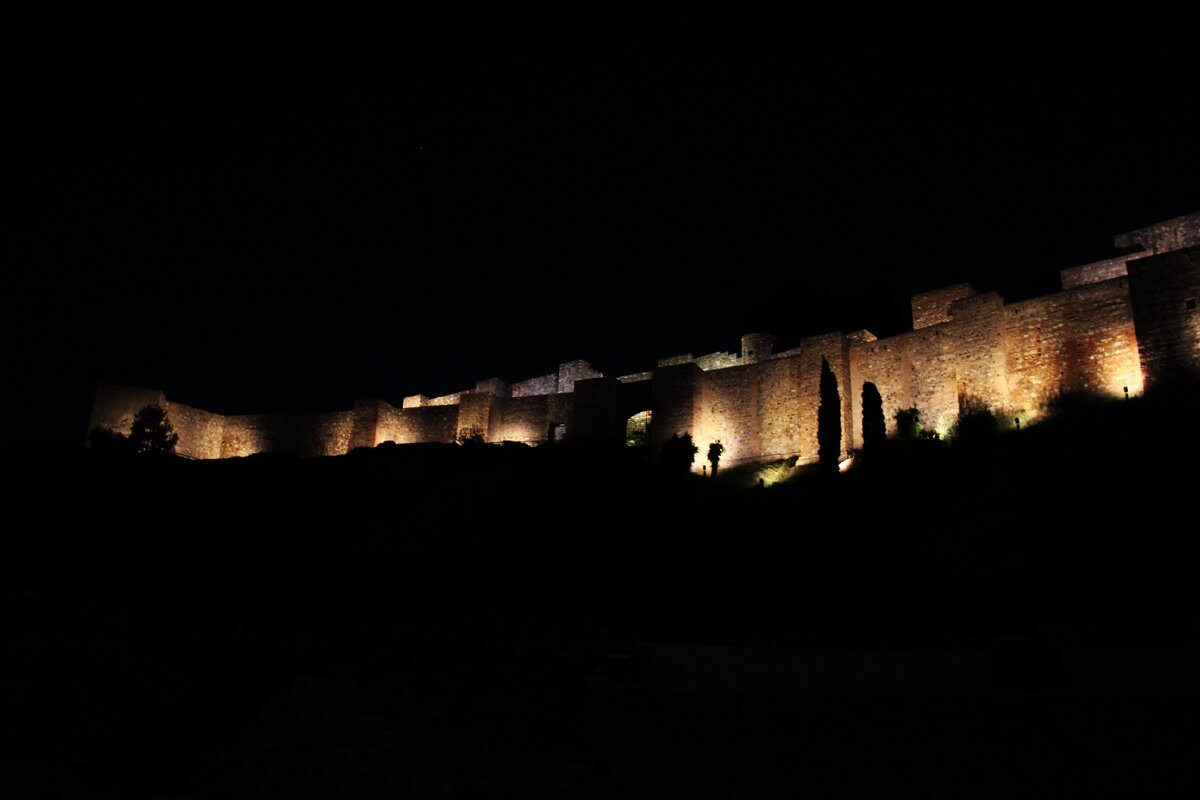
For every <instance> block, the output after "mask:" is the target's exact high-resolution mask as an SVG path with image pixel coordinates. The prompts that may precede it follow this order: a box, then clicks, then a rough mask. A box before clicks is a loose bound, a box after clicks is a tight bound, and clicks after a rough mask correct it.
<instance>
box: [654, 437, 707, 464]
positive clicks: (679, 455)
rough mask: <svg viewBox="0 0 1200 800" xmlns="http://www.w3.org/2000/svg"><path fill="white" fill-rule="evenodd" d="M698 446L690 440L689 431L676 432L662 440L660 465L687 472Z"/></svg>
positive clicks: (694, 458)
mask: <svg viewBox="0 0 1200 800" xmlns="http://www.w3.org/2000/svg"><path fill="white" fill-rule="evenodd" d="M698 452H700V448H699V447H697V446H696V443H695V442H693V441H692V434H690V433H676V434H673V435H672V436H671V438H670V439H667V440H666V441H665V442H663V446H662V465H663V466H664V467H666V468H667V469H669V470H671V471H672V472H687V471H688V470H690V469H691V468H692V462H694V461H695V460H696V453H698Z"/></svg>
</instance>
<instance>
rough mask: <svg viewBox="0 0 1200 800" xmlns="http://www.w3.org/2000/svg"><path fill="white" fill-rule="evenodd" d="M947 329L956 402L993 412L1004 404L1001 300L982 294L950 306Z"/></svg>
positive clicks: (1005, 372)
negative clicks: (951, 353) (949, 319)
mask: <svg viewBox="0 0 1200 800" xmlns="http://www.w3.org/2000/svg"><path fill="white" fill-rule="evenodd" d="M950 313H951V315H952V316H953V318H954V322H953V324H951V325H949V326H947V331H948V332H949V333H950V335H951V340H952V342H953V344H952V348H953V363H954V374H955V379H956V383H955V386H954V389H955V392H956V393H957V398H958V403H959V406H960V408H961V405H962V404H964V403H967V404H982V405H983V406H986V407H987V408H990V409H992V410H994V411H1000V410H1002V409H1004V408H1005V407H1006V406H1007V404H1008V364H1007V359H1006V358H1005V351H1004V299H1003V298H1002V297H1000V295H998V294H996V293H995V292H985V293H984V294H977V295H974V296H972V297H968V298H964V299H962V300H958V301H956V302H955V303H953V304H952V305H951V306H950Z"/></svg>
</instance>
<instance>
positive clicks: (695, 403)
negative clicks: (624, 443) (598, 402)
mask: <svg viewBox="0 0 1200 800" xmlns="http://www.w3.org/2000/svg"><path fill="white" fill-rule="evenodd" d="M660 365H661V362H660ZM705 374H707V373H704V372H702V371H701V369H700V368H699V367H698V366H696V365H695V364H693V363H691V362H688V363H684V364H678V365H675V366H667V367H661V366H660V368H659V369H658V370H656V371H655V373H654V380H653V381H652V383H653V386H652V394H651V409H652V415H651V416H652V418H651V420H650V451H651V452H652V453H654V454H655V456H656V457H657V454H658V453H660V452H662V445H663V442H665V441H666V440H667V439H669V438H671V436H672V435H674V434H677V433H679V434H682V433H691V434H692V435H693V437H695V436H696V430H695V427H696V421H697V419H698V418H699V416H700V413H699V412H700V411H701V403H702V394H703V393H702V391H701V390H700V385H699V384H700V376H702V375H705ZM712 374H714V375H719V374H720V373H719V372H715V373H712ZM614 384H615V385H616V386H619V385H620V384H617V383H616V382H615V381H614ZM614 392H615V390H614ZM580 410H582V409H580ZM624 432H625V428H624V420H622V421H621V434H622V436H623V435H624ZM718 435H719V434H718ZM704 446H705V447H707V446H708V444H707V441H706V442H705V445H704Z"/></svg>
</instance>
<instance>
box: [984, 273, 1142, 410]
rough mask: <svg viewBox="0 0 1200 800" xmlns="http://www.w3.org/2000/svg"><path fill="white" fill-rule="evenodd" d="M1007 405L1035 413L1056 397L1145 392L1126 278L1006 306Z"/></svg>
mask: <svg viewBox="0 0 1200 800" xmlns="http://www.w3.org/2000/svg"><path fill="white" fill-rule="evenodd" d="M1005 317H1006V320H1005V323H1006V325H1005V329H1006V331H1005V332H1006V336H1005V348H1006V350H1007V356H1008V373H1009V382H1008V394H1009V397H1008V403H1007V409H1006V410H1007V413H1009V414H1011V415H1013V416H1022V417H1025V418H1029V417H1031V416H1036V415H1037V414H1038V413H1040V411H1041V409H1043V408H1044V407H1045V405H1046V404H1047V403H1048V402H1049V401H1050V400H1052V399H1053V398H1054V397H1056V396H1058V395H1060V394H1064V393H1068V392H1085V393H1090V394H1095V395H1100V396H1108V397H1119V396H1122V395H1123V394H1124V389H1125V387H1126V386H1128V387H1129V391H1130V393H1132V394H1141V392H1142V374H1141V368H1140V364H1139V359H1138V352H1137V337H1136V335H1135V333H1134V327H1133V314H1132V308H1131V305H1130V298H1129V282H1128V278H1124V277H1120V278H1114V279H1112V280H1108V281H1102V282H1100V283H1091V284H1085V285H1081V286H1077V287H1075V288H1073V289H1070V290H1068V291H1064V292H1059V293H1057V294H1052V295H1048V296H1046V297H1037V298H1034V299H1032V300H1025V301H1022V302H1019V303H1012V304H1010V305H1008V306H1006V307H1005Z"/></svg>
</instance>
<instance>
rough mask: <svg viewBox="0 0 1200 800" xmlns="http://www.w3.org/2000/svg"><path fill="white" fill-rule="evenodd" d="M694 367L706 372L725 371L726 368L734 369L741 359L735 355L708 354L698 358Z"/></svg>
mask: <svg viewBox="0 0 1200 800" xmlns="http://www.w3.org/2000/svg"><path fill="white" fill-rule="evenodd" d="M695 361H696V365H697V366H699V367H700V369H702V370H705V371H708V370H713V369H726V368H728V367H736V366H738V365H739V364H741V363H742V359H741V358H740V357H739V356H738V355H737V353H724V352H722V353H709V354H708V355H705V356H700V357H699V358H697V359H696V360H695Z"/></svg>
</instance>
